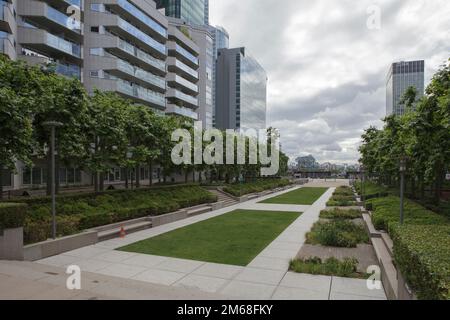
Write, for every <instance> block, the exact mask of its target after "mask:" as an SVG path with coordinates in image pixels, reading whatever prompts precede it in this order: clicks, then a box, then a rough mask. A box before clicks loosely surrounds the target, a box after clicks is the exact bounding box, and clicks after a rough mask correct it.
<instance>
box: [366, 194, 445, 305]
mask: <svg viewBox="0 0 450 320" xmlns="http://www.w3.org/2000/svg"><path fill="white" fill-rule="evenodd" d="M368 203H369V204H370V206H371V207H372V210H373V213H372V221H373V223H374V225H375V228H377V229H384V230H387V231H388V232H389V234H390V236H391V237H392V240H393V243H394V260H395V263H396V265H397V267H398V268H399V269H400V271H401V272H402V274H403V276H404V277H405V279H406V281H407V282H408V284H409V285H410V286H411V288H412V289H413V290H414V291H415V293H416V294H417V296H418V298H419V299H444V300H445V299H447V300H448V299H450V220H449V219H447V218H446V217H443V216H441V215H438V214H436V213H434V212H432V211H430V210H427V209H425V208H424V207H422V206H420V205H419V204H417V203H415V202H413V201H411V200H408V199H406V200H405V207H404V214H405V216H404V218H405V220H404V221H405V223H404V225H403V226H400V225H399V211H400V210H399V208H400V199H399V198H398V197H394V196H391V197H386V198H379V199H372V200H370V201H369V202H368Z"/></svg>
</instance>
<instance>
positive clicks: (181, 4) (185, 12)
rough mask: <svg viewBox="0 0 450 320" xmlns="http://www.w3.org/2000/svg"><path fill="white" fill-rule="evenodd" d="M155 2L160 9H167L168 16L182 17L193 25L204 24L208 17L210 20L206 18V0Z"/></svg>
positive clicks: (163, 0)
mask: <svg viewBox="0 0 450 320" xmlns="http://www.w3.org/2000/svg"><path fill="white" fill-rule="evenodd" d="M155 2H156V6H157V8H158V9H165V14H166V16H167V17H172V18H177V19H181V20H184V21H185V22H186V23H188V24H193V25H204V24H205V21H206V19H207V20H208V21H209V19H208V18H205V11H206V5H205V0H156V1H155ZM208 8H209V4H208ZM208 11H209V9H208Z"/></svg>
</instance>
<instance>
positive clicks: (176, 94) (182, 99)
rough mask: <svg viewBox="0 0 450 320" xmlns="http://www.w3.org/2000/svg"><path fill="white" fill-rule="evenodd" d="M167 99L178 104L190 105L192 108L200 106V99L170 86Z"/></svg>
mask: <svg viewBox="0 0 450 320" xmlns="http://www.w3.org/2000/svg"><path fill="white" fill-rule="evenodd" d="M166 96H167V99H168V100H169V101H171V103H174V104H177V103H182V104H183V106H185V107H189V108H192V109H196V108H198V99H197V98H195V97H193V96H190V95H187V94H185V93H183V92H181V91H178V90H176V89H174V88H169V90H168V91H167V94H166Z"/></svg>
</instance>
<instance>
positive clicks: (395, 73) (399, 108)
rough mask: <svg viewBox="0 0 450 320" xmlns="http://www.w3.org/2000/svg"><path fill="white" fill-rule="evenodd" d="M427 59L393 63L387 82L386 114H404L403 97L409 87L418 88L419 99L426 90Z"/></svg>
mask: <svg viewBox="0 0 450 320" xmlns="http://www.w3.org/2000/svg"><path fill="white" fill-rule="evenodd" d="M424 74H425V61H424V60H418V61H402V62H395V63H393V64H392V65H391V67H390V69H389V73H388V76H387V82H386V114H387V115H391V114H395V115H402V114H404V113H405V111H406V110H405V107H404V106H403V105H401V103H400V102H401V99H402V97H403V95H404V94H405V92H406V90H407V89H408V88H409V87H414V88H416V90H417V99H420V98H421V97H423V95H424V91H425V81H424Z"/></svg>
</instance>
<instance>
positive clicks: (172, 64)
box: [167, 57, 198, 82]
mask: <svg viewBox="0 0 450 320" xmlns="http://www.w3.org/2000/svg"><path fill="white" fill-rule="evenodd" d="M167 65H168V70H169V71H170V72H173V73H176V74H178V75H181V76H182V77H183V78H185V79H187V80H189V81H191V82H197V81H198V72H197V71H195V70H194V69H192V68H190V67H189V66H187V65H185V64H184V63H183V62H181V61H180V60H178V59H176V58H174V57H169V58H167Z"/></svg>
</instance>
